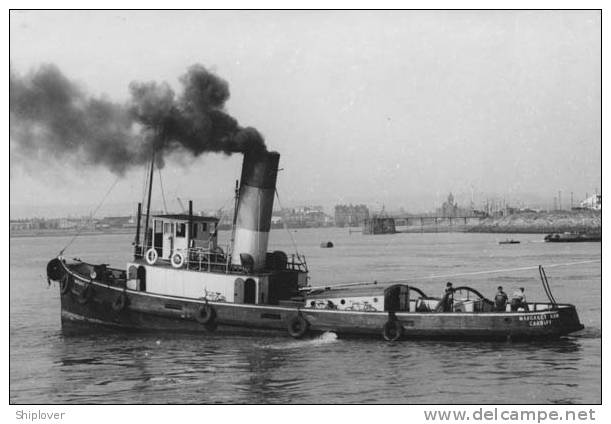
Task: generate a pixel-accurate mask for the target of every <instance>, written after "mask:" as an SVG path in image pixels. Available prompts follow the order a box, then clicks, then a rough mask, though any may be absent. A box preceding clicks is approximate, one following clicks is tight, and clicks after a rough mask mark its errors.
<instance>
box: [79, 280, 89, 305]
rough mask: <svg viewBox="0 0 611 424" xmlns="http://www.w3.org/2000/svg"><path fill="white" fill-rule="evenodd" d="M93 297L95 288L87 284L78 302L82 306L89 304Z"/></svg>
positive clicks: (80, 293)
mask: <svg viewBox="0 0 611 424" xmlns="http://www.w3.org/2000/svg"><path fill="white" fill-rule="evenodd" d="M92 297H93V287H92V286H91V284H87V285H86V286H85V287H84V288H83V289H82V290H81V291H80V292H79V293H78V295H77V296H76V301H77V302H78V303H80V304H81V305H84V304H85V303H87V302H89V301H90V300H91V298H92Z"/></svg>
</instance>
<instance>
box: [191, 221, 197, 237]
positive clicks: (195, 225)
mask: <svg viewBox="0 0 611 424" xmlns="http://www.w3.org/2000/svg"><path fill="white" fill-rule="evenodd" d="M192 237H193V238H197V223H195V224H193V236H192Z"/></svg>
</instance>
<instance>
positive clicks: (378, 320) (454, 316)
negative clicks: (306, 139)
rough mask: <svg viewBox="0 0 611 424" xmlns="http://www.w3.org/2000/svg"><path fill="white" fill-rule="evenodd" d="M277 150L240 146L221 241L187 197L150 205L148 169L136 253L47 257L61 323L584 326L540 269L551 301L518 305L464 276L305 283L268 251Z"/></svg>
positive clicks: (472, 330) (420, 328)
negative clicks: (181, 203)
mask: <svg viewBox="0 0 611 424" xmlns="http://www.w3.org/2000/svg"><path fill="white" fill-rule="evenodd" d="M279 158H280V155H279V154H278V153H276V152H267V151H263V152H254V151H249V152H246V153H245V154H244V160H243V166H242V174H241V179H240V185H239V189H238V190H236V208H235V216H234V220H233V223H234V225H233V230H232V237H231V244H230V246H229V248H228V249H227V250H228V251H227V252H225V251H224V250H223V249H222V248H221V247H220V246H218V243H217V224H218V220H217V218H214V217H201V216H195V215H193V212H192V211H193V208H192V202H189V212H188V214H175V215H169V214H165V215H155V216H150V190H151V186H150V184H151V182H152V178H150V179H149V196H148V206H147V210H146V214H145V216H144V217H143V216H142V215H143V214H142V207H141V205H140V204H139V205H138V222H137V229H136V237H135V243H134V256H133V259H132V260H130V261H128V262H127V265H126V267H125V269H114V268H110V267H108V266H107V265H105V264H89V263H86V262H83V261H80V260H67V259H66V258H64V257H63V256H62V255H60V256H58V257H57V258H54V259H52V260H51V261H50V262H49V264H48V266H47V276H48V278H49V280H53V281H57V282H59V288H60V293H61V317H62V324H64V325H67V324H70V323H78V324H95V325H103V326H109V327H115V328H118V329H136V330H156V331H164V332H168V331H171V332H175V331H186V332H197V333H207V332H213V331H217V332H226V333H230V332H239V333H245V334H255V333H258V332H261V331H264V332H276V333H284V334H289V335H290V336H292V337H295V338H301V337H304V336H307V335H314V334H320V333H322V332H327V331H332V332H335V333H336V334H337V335H338V336H339V337H371V338H380V339H381V338H384V339H386V340H393V341H394V340H399V339H405V338H412V337H421V338H460V339H473V338H475V339H507V338H511V339H532V338H537V339H539V338H543V337H552V338H554V337H560V336H563V335H566V334H569V333H572V332H574V331H578V330H581V329H582V328H583V325H581V323H580V322H579V318H578V315H577V312H576V310H575V307H574V306H573V305H570V304H560V303H557V302H556V301H555V299H554V298H553V295H552V294H551V290H549V284H548V283H547V278H546V277H545V272H544V271H543V269H540V272H541V279H542V282H543V285H544V288H545V290H546V293H547V295H548V301H546V302H530V303H528V304H524V305H521V308H520V309H518V310H515V311H512V310H511V308H510V306H509V305H507V306H506V307H505V308H504V309H503V308H501V309H499V308H498V307H497V305H495V304H494V302H492V301H491V300H489V299H486V298H485V297H484V296H482V295H481V294H480V293H479V292H477V291H476V290H474V289H472V288H469V287H457V288H452V289H451V290H449V291H447V292H446V295H444V296H443V297H441V298H438V297H431V296H428V295H427V294H425V293H424V292H423V291H422V290H420V289H418V288H417V287H414V286H412V285H411V284H406V283H405V282H397V283H388V284H377V283H376V284H357V285H353V286H351V285H348V286H343V287H342V286H336V287H333V286H329V287H321V288H315V287H311V286H310V285H309V284H308V267H307V263H306V260H305V257H304V256H302V255H299V254H298V253H295V254H291V255H290V256H289V255H287V254H286V253H285V252H281V251H275V252H268V251H267V247H268V239H269V231H270V227H271V215H272V208H273V200H274V194H275V191H276V178H277V171H278V164H279ZM152 169H153V166H152V165H151V175H152ZM143 220H144V231H143V233H144V234H143V240H142V241H141V237H140V236H141V223H142V221H143Z"/></svg>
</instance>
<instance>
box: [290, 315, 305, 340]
mask: <svg viewBox="0 0 611 424" xmlns="http://www.w3.org/2000/svg"><path fill="white" fill-rule="evenodd" d="M309 327H310V324H309V323H308V321H307V320H306V319H305V318H304V317H303V315H301V314H299V315H295V316H294V317H292V318H291V319H290V320H289V322H288V327H287V329H288V332H289V335H290V336H291V337H293V338H295V339H300V338H302V337H303V336H305V334H306V333H307V332H308V328H309Z"/></svg>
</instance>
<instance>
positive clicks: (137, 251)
mask: <svg viewBox="0 0 611 424" xmlns="http://www.w3.org/2000/svg"><path fill="white" fill-rule="evenodd" d="M149 249H150V246H146V247H145V246H143V245H135V246H134V258H135V259H144V260H146V259H147V258H146V254H147V252H148V250H149ZM156 249H157V258H156V260H155V261H154V263H155V264H162V265H168V266H173V267H175V268H187V269H190V270H194V271H215V272H224V273H233V272H238V273H247V272H248V269H247V268H246V267H244V266H242V265H236V264H232V263H231V255H226V254H225V253H224V252H223V250H222V249H221V248H218V247H217V248H216V249H208V248H204V247H192V248H188V249H175V250H173V251H172V253H171V254H170V255H169V257H168V258H162V257H161V256H160V255H159V250H161V249H160V248H156ZM176 253H180V254H181V255H182V263H181V261H174V259H176V258H175V255H176ZM147 262H148V261H147ZM284 269H286V270H291V271H299V272H308V268H307V263H306V261H305V256H303V255H300V254H292V255H291V256H288V257H287V262H286V267H285V268H284Z"/></svg>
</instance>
